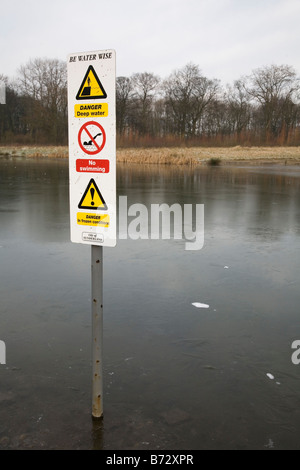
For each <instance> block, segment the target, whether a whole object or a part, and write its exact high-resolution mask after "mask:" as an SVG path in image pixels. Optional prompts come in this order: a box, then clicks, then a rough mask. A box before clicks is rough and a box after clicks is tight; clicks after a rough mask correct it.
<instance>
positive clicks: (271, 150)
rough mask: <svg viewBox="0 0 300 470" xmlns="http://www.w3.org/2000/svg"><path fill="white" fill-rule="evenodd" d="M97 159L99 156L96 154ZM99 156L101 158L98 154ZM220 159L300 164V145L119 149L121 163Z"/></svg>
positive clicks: (36, 151) (40, 152)
mask: <svg viewBox="0 0 300 470" xmlns="http://www.w3.org/2000/svg"><path fill="white" fill-rule="evenodd" d="M1 156H10V157H11V156H15V157H17V156H18V157H26V158H40V157H46V158H68V147H63V146H62V147H55V146H46V147H30V146H28V147H22V146H19V147H16V146H14V147H12V146H0V157H1ZM95 158H96V157H95ZM97 158H100V157H99V156H98V155H97ZM214 159H217V160H218V161H219V163H220V164H221V165H223V164H234V163H246V164H260V163H285V164H300V147H241V146H236V147H223V148H221V147H191V148H182V147H178V148H123V149H118V150H117V161H118V162H119V163H129V164H131V163H139V164H161V165H171V164H174V165H202V164H204V165H205V164H209V163H210V161H212V160H214Z"/></svg>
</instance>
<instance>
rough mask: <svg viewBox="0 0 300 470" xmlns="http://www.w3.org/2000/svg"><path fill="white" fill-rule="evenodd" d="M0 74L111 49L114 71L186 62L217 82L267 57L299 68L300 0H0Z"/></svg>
mask: <svg viewBox="0 0 300 470" xmlns="http://www.w3.org/2000/svg"><path fill="white" fill-rule="evenodd" d="M0 6H1V10H0V18H1V25H0V74H4V75H7V76H8V77H10V78H11V79H12V78H14V77H16V76H17V71H18V68H19V67H20V66H21V65H25V64H26V63H27V62H28V61H29V60H30V59H35V58H37V57H39V58H48V59H54V58H55V59H60V60H66V57H67V55H68V54H69V53H72V52H88V51H95V50H103V49H115V50H116V53H117V76H122V75H123V76H130V75H131V74H132V73H137V72H152V73H154V74H156V75H158V76H159V77H161V78H166V77H167V76H168V75H169V74H170V73H171V72H173V71H174V70H175V69H179V68H181V67H183V66H184V65H186V64H187V63H189V62H192V63H194V64H197V65H199V67H200V69H201V71H202V73H203V74H204V75H205V76H207V77H208V78H218V79H220V80H221V82H222V83H223V84H226V83H232V82H233V81H234V80H235V79H238V78H240V77H241V76H243V75H247V74H249V73H251V71H252V70H253V69H255V68H258V67H262V66H265V65H270V64H277V65H281V64H288V65H291V66H293V67H294V68H295V70H296V72H297V73H298V74H300V51H299V46H300V27H299V23H300V0H185V1H182V0H149V1H146V0H49V1H46V0H0Z"/></svg>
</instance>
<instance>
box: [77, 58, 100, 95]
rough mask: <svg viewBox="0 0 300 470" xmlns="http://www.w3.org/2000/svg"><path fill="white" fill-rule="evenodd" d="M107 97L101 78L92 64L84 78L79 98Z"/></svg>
mask: <svg viewBox="0 0 300 470" xmlns="http://www.w3.org/2000/svg"><path fill="white" fill-rule="evenodd" d="M101 98H107V94H106V91H105V90H104V88H103V85H102V83H101V82H100V80H99V77H98V75H97V74H96V72H95V69H94V67H93V66H92V65H90V66H89V68H88V69H87V72H86V74H85V76H84V79H83V80H82V83H81V85H80V88H79V90H78V93H77V95H76V99H77V100H90V99H101Z"/></svg>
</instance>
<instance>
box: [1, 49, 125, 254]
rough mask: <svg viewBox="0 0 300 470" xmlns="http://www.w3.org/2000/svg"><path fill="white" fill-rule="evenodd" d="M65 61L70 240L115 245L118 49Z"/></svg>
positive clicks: (88, 53) (81, 55)
mask: <svg viewBox="0 0 300 470" xmlns="http://www.w3.org/2000/svg"><path fill="white" fill-rule="evenodd" d="M67 61H68V130H69V133H68V135H69V195H70V197H69V201H70V232H71V241H72V242H73V243H83V244H85V245H99V246H100V245H101V246H103V247H114V246H116V243H117V191H116V184H117V178H116V166H117V161H116V160H117V159H116V137H117V136H116V53H115V51H114V50H112V49H109V50H104V51H102V50H99V51H88V52H84V53H83V52H74V53H71V54H69V55H68V58H67ZM0 75H1V74H0ZM0 78H1V77H0ZM0 108H1V104H0ZM0 111H1V109H0Z"/></svg>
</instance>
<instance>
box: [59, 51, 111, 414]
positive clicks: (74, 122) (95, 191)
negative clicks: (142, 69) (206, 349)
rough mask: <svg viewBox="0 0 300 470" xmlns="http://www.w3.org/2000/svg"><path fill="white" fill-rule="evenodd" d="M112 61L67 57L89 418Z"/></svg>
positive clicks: (106, 209)
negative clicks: (85, 303) (85, 298)
mask: <svg viewBox="0 0 300 470" xmlns="http://www.w3.org/2000/svg"><path fill="white" fill-rule="evenodd" d="M115 95H116V57H115V51H114V50H105V51H93V52H84V53H74V54H69V56H68V115H69V180H70V227H71V241H72V242H74V243H82V244H85V245H91V260H92V273H91V275H92V338H93V344H92V374H93V380H92V416H93V418H101V417H102V415H103V357H102V342H103V341H102V338H103V247H104V246H109V247H114V246H115V245H116V232H117V230H116V225H117V224H116V219H117V217H116V211H117V209H116V206H117V204H116V104H115V102H116V99H115Z"/></svg>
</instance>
